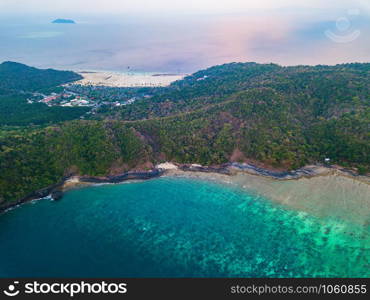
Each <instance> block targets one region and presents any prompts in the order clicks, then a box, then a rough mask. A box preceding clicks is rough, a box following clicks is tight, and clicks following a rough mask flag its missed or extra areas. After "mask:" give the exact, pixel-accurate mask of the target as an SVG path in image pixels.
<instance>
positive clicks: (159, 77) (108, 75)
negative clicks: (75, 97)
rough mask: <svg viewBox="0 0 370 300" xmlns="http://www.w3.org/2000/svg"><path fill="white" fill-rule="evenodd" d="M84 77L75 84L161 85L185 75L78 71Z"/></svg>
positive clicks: (111, 85) (115, 85) (114, 85)
mask: <svg viewBox="0 0 370 300" xmlns="http://www.w3.org/2000/svg"><path fill="white" fill-rule="evenodd" d="M79 74H80V75H81V76H83V77H84V78H83V79H82V80H80V81H77V82H75V84H81V85H95V86H109V87H163V86H168V85H170V84H171V83H172V82H174V81H176V80H181V79H183V78H184V77H185V76H186V75H181V74H179V75H176V74H155V73H136V72H132V73H131V72H130V73H118V72H108V71H107V72H105V71H104V72H103V71H102V72H100V71H99V72H95V71H81V72H79Z"/></svg>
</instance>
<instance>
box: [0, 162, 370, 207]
mask: <svg viewBox="0 0 370 300" xmlns="http://www.w3.org/2000/svg"><path fill="white" fill-rule="evenodd" d="M174 169H176V170H180V171H183V172H200V173H210V174H211V173H214V174H221V175H227V176H232V175H235V174H237V173H247V174H250V175H256V176H262V177H265V178H270V179H273V180H286V181H288V180H298V179H301V178H312V177H317V176H327V175H333V174H337V175H342V176H347V177H351V178H353V179H357V180H359V181H361V182H363V183H366V184H370V177H369V176H359V175H357V174H356V173H355V172H354V171H352V170H349V169H345V168H341V167H338V166H322V165H311V166H306V167H303V168H301V169H298V170H295V171H282V172H279V171H274V170H269V169H266V168H261V167H258V166H255V165H253V164H247V163H227V164H223V165H221V166H201V165H198V164H177V163H163V164H159V165H157V166H156V167H155V168H154V169H152V170H149V171H131V172H126V173H123V174H119V175H116V176H104V177H95V176H67V177H64V178H62V180H61V181H60V182H58V183H56V184H54V185H51V186H49V187H46V188H43V189H40V190H37V191H35V192H32V193H30V194H29V195H27V196H26V197H24V198H22V199H20V200H18V201H16V202H12V203H5V204H3V205H0V213H2V212H5V211H7V210H9V209H12V208H14V207H16V206H19V205H21V204H23V203H27V202H30V201H33V200H37V199H42V198H45V197H48V196H50V197H51V198H52V199H53V200H60V199H61V198H62V197H63V194H64V192H65V191H66V190H68V189H69V188H70V187H73V186H77V185H84V184H109V183H111V184H117V183H122V182H125V181H128V180H149V179H153V178H157V177H161V176H162V175H165V174H166V173H168V171H170V170H174Z"/></svg>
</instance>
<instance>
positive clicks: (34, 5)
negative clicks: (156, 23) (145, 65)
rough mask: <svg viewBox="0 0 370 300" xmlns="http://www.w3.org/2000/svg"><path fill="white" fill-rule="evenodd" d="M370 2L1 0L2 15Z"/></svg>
mask: <svg viewBox="0 0 370 300" xmlns="http://www.w3.org/2000/svg"><path fill="white" fill-rule="evenodd" d="M369 5H370V3H369V1H368V0H325V1H322V0H309V1H307V0H278V1H276V0H217V1H215V0H135V1H134V0H104V1H102V0H54V1H49V0H1V1H0V13H16V12H23V13H24V12H29V13H47V12H60V13H61V12H63V13H67V12H69V13H77V14H78V13H133V12H135V13H159V12H173V13H236V12H248V11H251V10H267V9H283V8H293V9H297V10H300V9H323V10H325V9H327V10H330V9H343V8H344V9H346V8H361V7H364V6H367V8H369Z"/></svg>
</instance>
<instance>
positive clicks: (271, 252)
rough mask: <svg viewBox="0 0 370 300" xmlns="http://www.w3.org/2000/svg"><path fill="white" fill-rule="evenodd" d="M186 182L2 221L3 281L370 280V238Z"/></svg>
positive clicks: (104, 190) (82, 194)
mask: <svg viewBox="0 0 370 300" xmlns="http://www.w3.org/2000/svg"><path fill="white" fill-rule="evenodd" d="M349 227H351V226H350V225H349V224H343V223H341V222H340V221H339V220H331V219H330V220H329V219H328V220H323V219H318V218H316V217H313V216H310V215H307V214H305V213H302V212H296V211H292V210H288V209H285V208H284V207H280V206H278V205H276V204H272V202H270V201H268V200H267V199H263V198H259V197H257V196H254V195H252V194H249V193H247V192H245V191H242V190H240V189H238V188H235V187H232V186H226V185H221V184H216V183H212V182H206V181H196V180H193V179H185V178H160V179H155V180H151V181H145V182H138V183H129V184H120V185H105V186H94V187H88V188H84V189H79V190H73V191H70V192H68V193H67V194H66V195H65V197H64V198H63V199H62V200H61V201H58V202H54V201H50V200H49V199H44V200H40V201H37V202H35V203H29V204H25V205H23V206H21V207H19V208H17V209H14V210H12V211H9V212H7V213H5V214H3V215H1V216H0V277H19V276H24V277H27V276H50V277H52V276H55V277H224V276H236V277H308V276H309V277H311V276H324V277H348V276H352V277H355V276H360V277H366V276H369V257H370V254H369V247H370V245H369V232H368V231H366V230H364V229H361V228H355V227H353V228H349Z"/></svg>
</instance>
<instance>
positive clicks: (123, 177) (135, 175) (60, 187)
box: [0, 169, 164, 213]
mask: <svg viewBox="0 0 370 300" xmlns="http://www.w3.org/2000/svg"><path fill="white" fill-rule="evenodd" d="M163 173H164V171H163V170H160V169H153V170H150V171H147V172H145V171H143V172H126V173H123V174H120V175H117V176H106V177H94V176H67V177H64V178H62V180H61V181H59V182H58V183H56V184H53V185H51V186H48V187H46V188H43V189H40V190H37V191H35V192H32V193H30V194H28V195H27V196H26V197H24V198H22V199H20V200H18V201H16V202H12V203H5V204H4V205H0V213H3V212H5V211H7V210H9V209H12V208H14V207H17V206H19V205H21V204H24V203H27V202H31V201H34V200H38V199H42V198H46V197H48V196H50V197H51V198H52V199H53V200H55V201H57V200H60V199H61V198H62V197H63V195H64V191H65V186H66V184H67V183H68V182H69V181H71V180H73V179H77V182H79V183H86V184H99V183H103V184H104V183H105V184H107V183H121V182H125V181H127V180H148V179H152V178H156V177H160V176H162V175H163Z"/></svg>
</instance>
